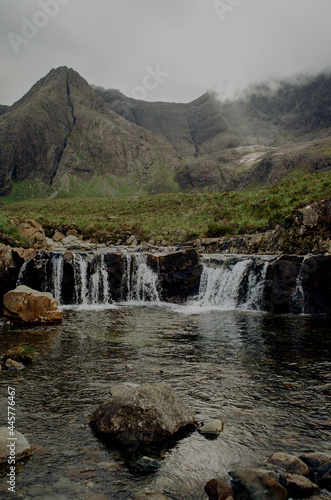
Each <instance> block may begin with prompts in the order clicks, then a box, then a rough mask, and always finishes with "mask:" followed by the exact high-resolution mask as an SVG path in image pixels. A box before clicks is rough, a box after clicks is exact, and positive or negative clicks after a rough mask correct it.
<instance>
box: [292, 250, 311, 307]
mask: <svg viewBox="0 0 331 500" xmlns="http://www.w3.org/2000/svg"><path fill="white" fill-rule="evenodd" d="M308 258H309V256H306V257H304V259H303V261H302V263H301V268H300V272H299V274H298V277H297V281H296V287H295V295H294V297H295V301H296V303H297V306H298V312H299V314H305V312H306V309H305V291H304V288H303V275H304V268H305V260H306V259H308Z"/></svg>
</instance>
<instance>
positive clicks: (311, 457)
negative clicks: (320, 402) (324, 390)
mask: <svg viewBox="0 0 331 500" xmlns="http://www.w3.org/2000/svg"><path fill="white" fill-rule="evenodd" d="M330 386H331V384H330ZM299 458H300V459H301V460H302V461H303V462H304V463H305V464H307V465H308V467H309V469H312V470H316V469H318V468H319V467H321V466H322V465H324V464H326V463H328V462H331V455H330V454H329V453H323V452H317V451H315V452H312V453H302V454H301V455H300V456H299Z"/></svg>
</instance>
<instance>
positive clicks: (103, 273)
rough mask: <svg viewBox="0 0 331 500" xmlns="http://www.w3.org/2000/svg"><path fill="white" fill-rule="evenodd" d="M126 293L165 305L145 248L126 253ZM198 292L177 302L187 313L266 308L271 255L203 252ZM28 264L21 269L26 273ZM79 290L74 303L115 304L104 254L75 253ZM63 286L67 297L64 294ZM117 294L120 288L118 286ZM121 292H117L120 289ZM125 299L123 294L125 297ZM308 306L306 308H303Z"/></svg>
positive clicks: (55, 261)
mask: <svg viewBox="0 0 331 500" xmlns="http://www.w3.org/2000/svg"><path fill="white" fill-rule="evenodd" d="M124 257H125V258H124V259H123V263H124V269H123V274H122V283H121V295H122V300H124V301H125V303H127V304H141V303H148V304H151V303H153V304H156V305H161V304H162V302H161V292H162V290H161V287H160V283H159V277H158V274H157V272H155V271H154V270H153V269H152V268H151V267H150V266H149V265H148V260H147V255H146V254H144V253H126V254H124ZM202 263H203V272H202V275H201V281H200V288H199V293H198V296H197V297H196V298H195V299H193V300H190V301H188V302H187V304H186V305H184V306H170V304H169V306H170V307H172V308H173V307H175V308H177V309H178V311H180V312H182V313H185V314H194V313H200V312H204V311H206V310H211V309H218V310H223V311H228V310H236V309H237V310H245V311H258V310H262V309H263V307H262V301H263V291H264V285H265V276H266V270H267V266H268V259H263V258H260V257H256V256H251V257H247V256H246V257H240V256H222V255H214V256H209V257H208V258H207V257H203V258H202ZM63 266H64V261H63V255H62V254H53V255H52V258H51V269H52V274H51V280H52V285H51V290H52V292H53V295H54V297H55V299H56V300H57V301H58V303H59V304H60V305H64V304H63V302H65V300H68V299H66V298H65V295H64V294H65V287H66V282H65V281H63V278H64V276H63ZM25 269H26V264H25V265H23V267H22V269H21V272H20V279H22V278H23V277H24V271H25ZM73 272H74V276H73V278H74V281H73V282H74V290H75V293H74V294H73V295H74V298H73V303H72V306H75V307H77V306H79V307H85V308H90V307H104V308H107V307H108V306H110V305H113V301H112V294H111V290H112V289H111V283H112V281H111V280H112V275H111V273H110V272H109V271H108V270H107V266H106V263H105V255H103V254H92V253H91V254H79V253H77V254H75V255H74V258H73ZM62 291H63V295H64V297H62ZM297 293H298V298H299V296H300V297H301V294H302V293H303V290H302V271H301V272H300V275H299V276H298V280H297ZM117 294H118V291H117ZM117 296H118V295H117ZM120 300H121V299H120ZM303 312H304V311H303Z"/></svg>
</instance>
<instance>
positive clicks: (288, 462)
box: [268, 453, 309, 476]
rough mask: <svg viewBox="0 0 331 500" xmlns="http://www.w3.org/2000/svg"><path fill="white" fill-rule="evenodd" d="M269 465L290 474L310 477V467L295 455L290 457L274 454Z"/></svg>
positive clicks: (284, 454) (285, 454)
mask: <svg viewBox="0 0 331 500" xmlns="http://www.w3.org/2000/svg"><path fill="white" fill-rule="evenodd" d="M268 464H270V465H272V466H273V467H276V468H280V469H284V470H286V471H289V472H295V473H296V474H301V475H303V476H309V468H308V466H307V465H306V464H305V463H304V462H303V461H302V460H300V458H298V457H296V456H295V455H288V454H287V453H274V454H273V455H271V457H269V458H268Z"/></svg>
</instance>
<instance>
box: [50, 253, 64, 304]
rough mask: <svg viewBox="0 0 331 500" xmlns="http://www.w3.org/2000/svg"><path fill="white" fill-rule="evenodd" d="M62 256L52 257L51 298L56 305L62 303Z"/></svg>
mask: <svg viewBox="0 0 331 500" xmlns="http://www.w3.org/2000/svg"><path fill="white" fill-rule="evenodd" d="M62 278H63V255H62V254H58V255H54V257H53V258H52V284H53V297H54V299H55V300H56V301H57V303H58V304H61V302H62Z"/></svg>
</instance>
